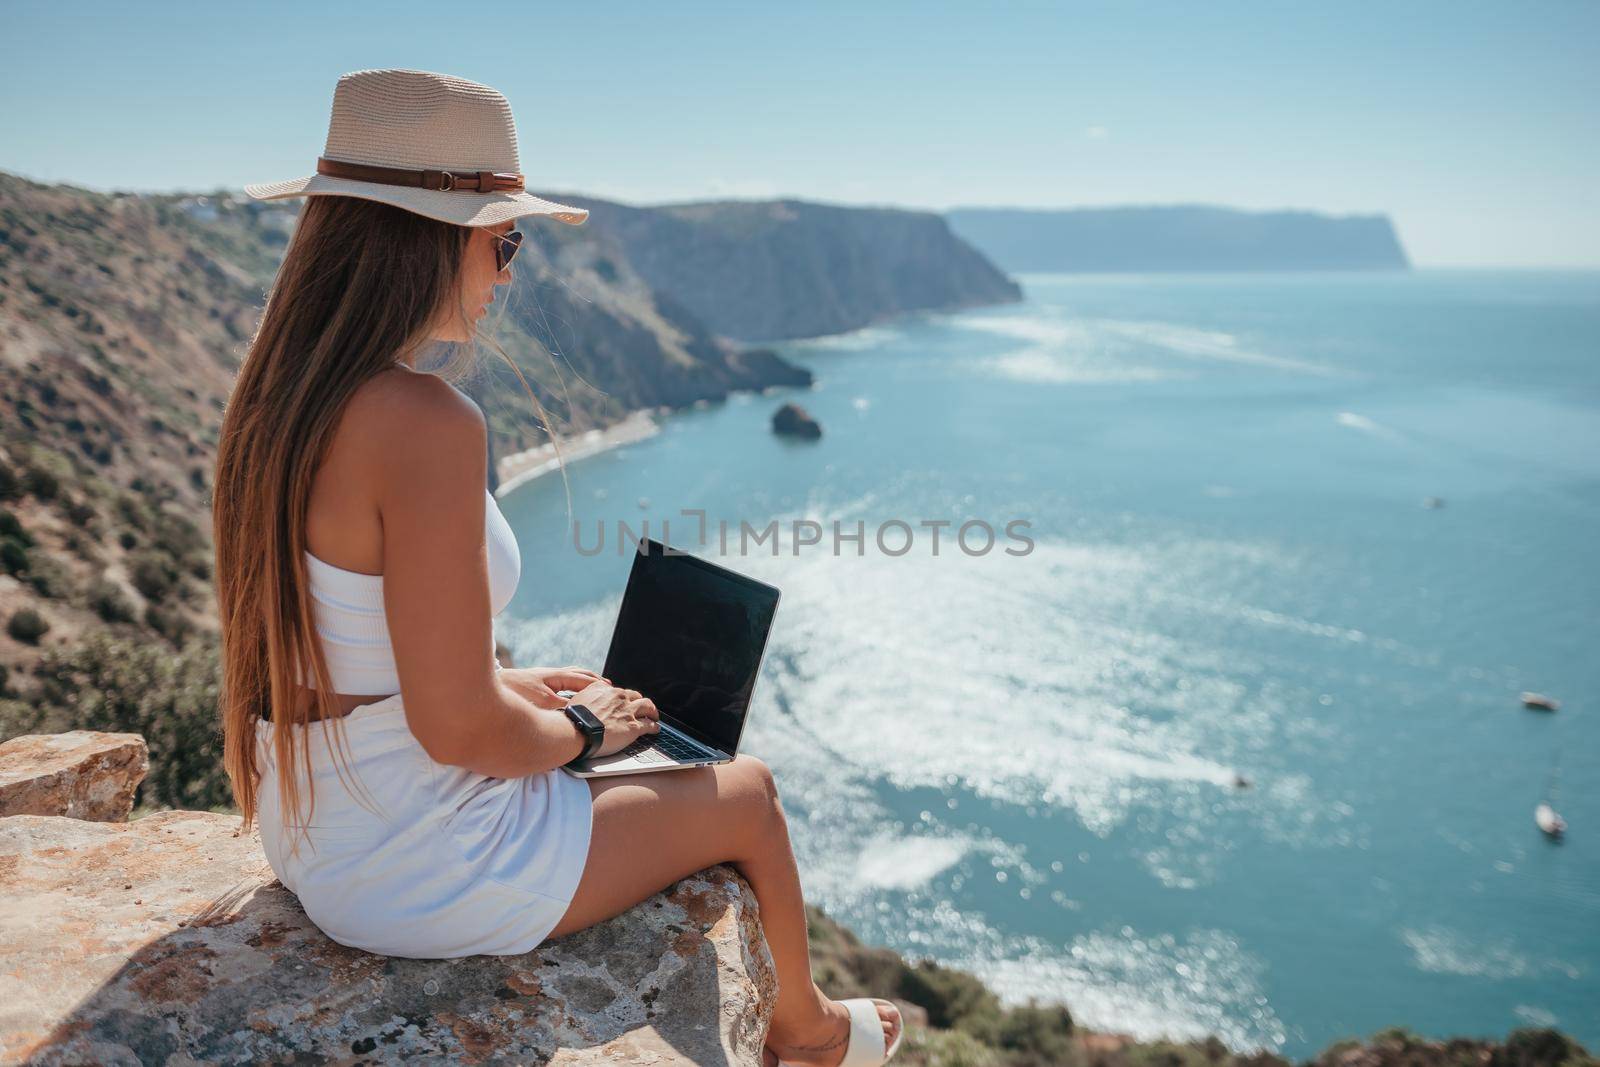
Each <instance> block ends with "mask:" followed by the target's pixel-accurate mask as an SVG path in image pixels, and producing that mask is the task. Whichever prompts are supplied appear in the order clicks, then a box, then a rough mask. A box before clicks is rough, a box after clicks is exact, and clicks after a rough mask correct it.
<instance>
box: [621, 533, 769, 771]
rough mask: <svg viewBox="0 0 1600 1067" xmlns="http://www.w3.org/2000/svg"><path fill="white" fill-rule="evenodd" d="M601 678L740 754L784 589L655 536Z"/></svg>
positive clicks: (632, 583) (627, 595)
mask: <svg viewBox="0 0 1600 1067" xmlns="http://www.w3.org/2000/svg"><path fill="white" fill-rule="evenodd" d="M641 545H643V546H644V547H645V548H647V549H648V552H647V553H646V552H637V551H636V552H635V553H634V558H633V569H632V571H630V572H629V574H628V587H627V589H626V590H625V591H624V592H623V594H622V608H621V611H620V612H619V613H618V615H617V628H616V630H615V632H613V633H612V635H611V650H610V652H608V653H607V655H606V665H605V670H603V671H602V672H601V673H602V674H604V675H605V676H606V677H607V678H609V679H611V684H612V685H615V686H617V687H618V688H620V689H637V690H638V691H639V692H640V693H642V694H644V695H645V696H647V697H649V698H650V699H651V700H653V701H655V705H656V708H657V710H659V711H660V712H661V715H662V717H663V719H666V718H668V717H670V718H671V720H672V722H673V725H675V726H677V727H678V728H679V729H681V730H683V731H684V732H685V733H687V734H689V735H690V736H691V737H694V738H696V739H697V740H700V741H704V742H705V743H707V744H710V745H715V746H716V747H717V748H720V749H722V750H723V751H724V752H733V751H735V749H736V748H737V747H738V744H739V735H740V733H741V732H742V731H743V729H744V721H745V712H746V711H747V710H748V708H749V703H750V694H751V692H752V690H754V688H755V684H756V673H757V672H758V671H759V670H760V667H761V656H762V653H763V652H764V651H765V649H766V645H767V634H768V632H769V631H770V630H771V628H772V618H773V615H774V614H775V613H776V611H777V607H778V590H777V589H776V588H774V587H773V586H770V585H767V584H766V583H764V582H758V581H756V580H755V579H754V578H747V577H745V576H744V575H742V574H735V573H734V572H733V571H730V570H728V569H727V568H725V567H719V566H717V565H716V564H715V563H710V562H707V561H706V560H703V559H700V558H699V557H697V556H692V555H688V554H679V553H680V552H681V550H680V549H678V548H676V547H674V549H673V553H674V554H671V555H668V554H667V553H666V552H665V548H664V546H663V545H662V544H661V542H659V541H656V540H654V539H653V538H646V539H644V540H643V541H642V542H641Z"/></svg>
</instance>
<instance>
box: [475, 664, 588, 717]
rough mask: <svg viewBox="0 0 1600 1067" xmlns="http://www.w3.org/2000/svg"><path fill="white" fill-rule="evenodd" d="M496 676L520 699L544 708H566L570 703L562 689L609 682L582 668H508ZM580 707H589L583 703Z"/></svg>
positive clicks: (573, 688) (575, 688) (576, 688)
mask: <svg viewBox="0 0 1600 1067" xmlns="http://www.w3.org/2000/svg"><path fill="white" fill-rule="evenodd" d="M495 673H496V677H498V678H499V679H500V680H501V681H502V682H504V683H506V685H508V686H510V687H511V690H512V691H513V692H515V693H516V694H517V695H518V696H520V697H522V698H524V699H526V700H528V701H530V702H531V703H533V704H536V705H538V706H539V707H541V708H564V707H566V706H567V704H568V703H569V701H568V700H567V699H566V698H565V697H562V696H561V695H560V691H561V690H563V689H570V690H574V691H577V690H581V689H583V688H584V687H585V686H588V685H593V684H594V683H596V682H604V681H606V679H604V678H602V677H600V675H598V674H596V673H595V672H594V671H591V670H585V669H584V668H582V667H505V668H503V669H501V670H499V671H497V672H495ZM579 703H581V704H584V706H585V707H588V706H589V705H588V704H587V703H586V702H584V701H579ZM596 714H598V712H596Z"/></svg>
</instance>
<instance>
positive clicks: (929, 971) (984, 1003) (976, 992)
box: [899, 960, 1000, 1043]
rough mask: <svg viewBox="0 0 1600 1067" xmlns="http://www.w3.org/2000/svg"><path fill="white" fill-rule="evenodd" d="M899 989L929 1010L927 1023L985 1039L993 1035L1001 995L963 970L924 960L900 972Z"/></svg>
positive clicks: (998, 1016)
mask: <svg viewBox="0 0 1600 1067" xmlns="http://www.w3.org/2000/svg"><path fill="white" fill-rule="evenodd" d="M899 992H900V996H901V997H902V998H903V999H905V1000H909V1001H911V1002H912V1003H915V1004H920V1005H922V1006H923V1007H924V1008H926V1009H927V1010H928V1025H929V1026H943V1027H960V1028H961V1029H963V1030H966V1031H967V1032H969V1033H972V1034H974V1035H975V1036H977V1037H980V1038H982V1039H985V1040H988V1039H989V1038H990V1037H992V1036H994V1033H993V1032H994V1030H995V1028H996V1027H997V1026H998V1023H999V1019H1000V999H999V998H998V997H996V996H995V995H994V994H993V993H992V992H990V991H989V989H988V987H986V986H985V985H984V984H983V983H982V982H981V981H979V980H978V979H977V978H976V977H974V976H973V975H970V974H967V973H966V972H965V971H956V970H952V969H950V968H948V967H941V966H939V965H938V964H936V963H932V962H930V961H927V960H923V961H921V962H919V963H917V964H916V965H914V966H910V967H907V968H906V969H905V970H904V971H903V972H902V973H901V977H900V990H899ZM991 1043H992V1042H991Z"/></svg>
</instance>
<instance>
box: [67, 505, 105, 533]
mask: <svg viewBox="0 0 1600 1067" xmlns="http://www.w3.org/2000/svg"><path fill="white" fill-rule="evenodd" d="M63 510H64V511H65V512H66V515H67V518H68V520H70V521H71V523H72V525H74V526H79V527H83V528H85V529H87V528H88V526H89V524H90V523H92V522H94V520H95V518H96V516H97V515H98V512H96V511H95V510H94V505H93V504H90V503H88V502H87V501H83V500H74V501H72V502H71V503H70V504H68V505H67V506H66V507H65V508H64V509H63Z"/></svg>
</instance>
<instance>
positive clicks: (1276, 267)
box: [945, 205, 1411, 273]
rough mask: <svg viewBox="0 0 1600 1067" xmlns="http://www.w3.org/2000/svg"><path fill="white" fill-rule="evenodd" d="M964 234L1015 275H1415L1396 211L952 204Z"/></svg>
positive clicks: (951, 218) (949, 216)
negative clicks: (1349, 212)
mask: <svg viewBox="0 0 1600 1067" xmlns="http://www.w3.org/2000/svg"><path fill="white" fill-rule="evenodd" d="M945 219H946V221H948V222H949V224H950V229H951V230H952V231H953V232H954V233H955V234H956V236H958V237H960V238H962V239H963V240H965V241H967V242H968V243H970V244H971V245H973V246H974V247H975V248H977V249H978V251H980V252H982V253H983V254H984V255H985V256H987V257H988V258H989V259H991V260H993V261H994V263H995V264H996V265H997V266H999V267H1000V269H1001V270H1006V271H1062V272H1085V273H1088V272H1095V273H1100V272H1105V273H1113V272H1134V271H1141V272H1142V271H1283V270H1409V269H1410V268H1411V263H1410V260H1409V259H1408V258H1407V256H1406V252H1405V248H1404V247H1403V246H1402V245H1401V244H1400V238H1399V236H1398V235H1397V234H1396V233H1395V229H1394V224H1393V223H1392V222H1390V220H1389V217H1388V216H1387V215H1324V214H1320V213H1318V212H1314V211H1241V210H1238V209H1235V208H1226V207H1210V206H1205V205H1172V206H1165V207H1097V208H1073V209H1065V210H1054V209H1049V210H1046V209H1039V210H1035V209H1030V208H988V207H963V208H952V209H951V210H949V211H947V212H945Z"/></svg>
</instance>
